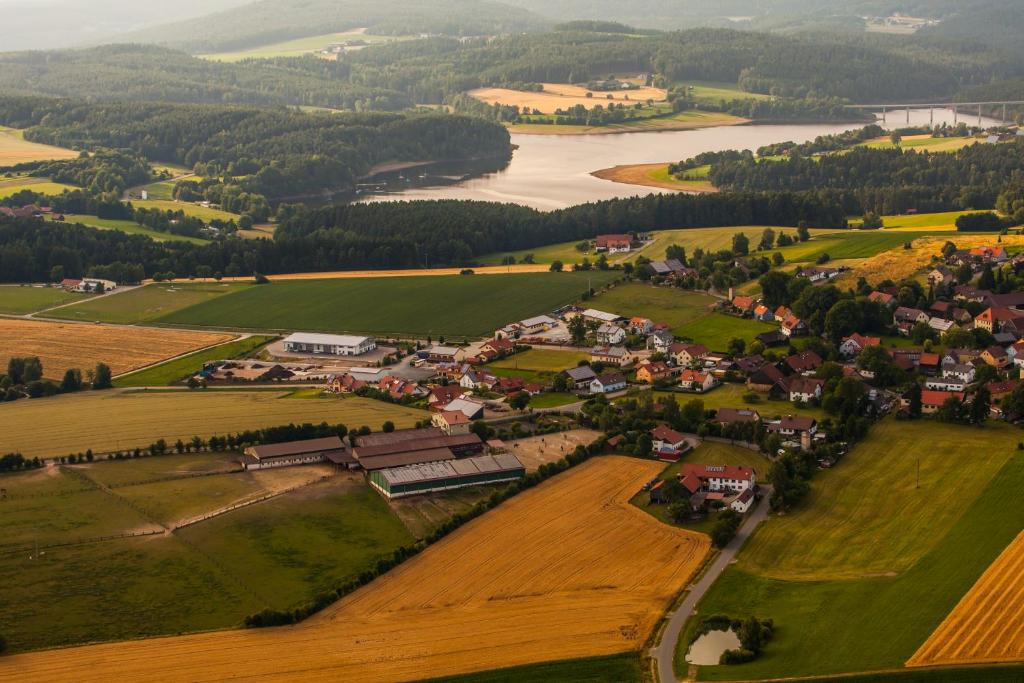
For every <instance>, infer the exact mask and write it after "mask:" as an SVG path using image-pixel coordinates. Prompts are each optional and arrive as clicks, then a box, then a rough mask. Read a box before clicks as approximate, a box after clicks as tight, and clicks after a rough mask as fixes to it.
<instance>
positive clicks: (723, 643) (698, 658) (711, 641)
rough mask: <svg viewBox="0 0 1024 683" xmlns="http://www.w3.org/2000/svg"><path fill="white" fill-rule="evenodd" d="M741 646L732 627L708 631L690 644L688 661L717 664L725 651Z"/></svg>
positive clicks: (700, 663) (710, 664)
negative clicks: (726, 629) (724, 629)
mask: <svg viewBox="0 0 1024 683" xmlns="http://www.w3.org/2000/svg"><path fill="white" fill-rule="evenodd" d="M739 646H740V639H739V636H737V635H736V632H735V631H733V630H732V629H729V630H728V631H723V630H715V631H708V632H707V633H705V634H704V635H702V636H701V637H700V638H698V639H697V640H695V641H693V644H692V645H690V650H689V651H688V652H687V653H686V661H687V662H689V663H690V664H697V665H698V666H717V665H718V660H719V658H721V656H722V653H723V652H725V651H726V650H735V649H737V648H738V647H739Z"/></svg>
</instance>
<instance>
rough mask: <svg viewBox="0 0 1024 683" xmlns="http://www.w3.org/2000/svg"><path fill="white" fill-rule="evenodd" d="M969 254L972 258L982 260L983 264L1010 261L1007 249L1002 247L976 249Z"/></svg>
mask: <svg viewBox="0 0 1024 683" xmlns="http://www.w3.org/2000/svg"><path fill="white" fill-rule="evenodd" d="M968 253H969V254H970V256H971V258H973V259H980V260H981V262H982V263H1005V262H1006V261H1009V260H1010V257H1009V256H1007V254H1006V249H1005V248H1003V247H1000V246H995V247H974V248H973V249H971V250H970V251H969V252H968Z"/></svg>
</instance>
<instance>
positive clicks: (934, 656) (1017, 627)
mask: <svg viewBox="0 0 1024 683" xmlns="http://www.w3.org/2000/svg"><path fill="white" fill-rule="evenodd" d="M1022 660H1024V533H1021V534H1020V535H1019V536H1017V538H1016V539H1015V540H1014V541H1013V543H1011V544H1010V545H1009V546H1008V547H1007V548H1006V550H1004V551H1003V552H1002V554H1001V555H1000V556H999V557H998V558H996V561H995V562H993V563H992V565H991V566H990V567H989V568H988V570H986V571H985V573H984V574H982V575H981V578H980V579H978V582H977V583H975V584H974V586H973V587H972V588H971V590H970V591H968V592H967V595H965V596H964V597H963V599H962V600H961V601H960V602H959V603H958V604H957V606H956V607H955V608H954V609H953V611H952V612H950V614H949V616H948V617H946V619H945V621H943V622H942V624H940V625H939V627H938V628H937V629H936V630H935V633H933V634H932V635H931V637H930V638H928V640H927V641H926V642H925V644H924V645H922V646H921V649H919V650H918V651H917V652H915V653H914V656H913V657H911V658H910V660H909V661H907V666H934V665H937V664H982V663H993V662H1018V661H1022Z"/></svg>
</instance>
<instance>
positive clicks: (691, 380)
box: [679, 368, 718, 392]
mask: <svg viewBox="0 0 1024 683" xmlns="http://www.w3.org/2000/svg"><path fill="white" fill-rule="evenodd" d="M679 386H680V387H682V388H683V389H688V390H690V391H696V392H705V391H710V390H711V389H714V388H715V387H716V386H718V380H717V379H715V377H714V375H712V374H711V373H710V372H701V371H700V370H690V369H689V368H687V369H685V370H683V371H682V372H681V373H679Z"/></svg>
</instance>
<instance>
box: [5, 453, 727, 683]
mask: <svg viewBox="0 0 1024 683" xmlns="http://www.w3.org/2000/svg"><path fill="white" fill-rule="evenodd" d="M660 469H661V466H660V465H659V464H658V463H655V462H648V461H641V460H635V459H631V458H617V457H606V458H600V459H598V460H594V461H591V462H588V463H585V464H583V465H581V466H579V467H577V468H575V469H574V470H572V471H570V472H568V473H566V474H562V475H559V476H557V477H555V478H554V479H553V480H550V481H548V482H545V483H544V484H541V485H540V486H538V487H536V488H534V489H531V490H529V491H526V492H524V493H523V494H521V495H519V496H516V497H515V498H513V499H511V500H510V501H508V502H506V503H504V504H503V505H501V506H500V507H498V508H497V509H496V510H494V511H492V512H489V513H487V514H485V515H483V516H482V517H480V518H478V519H476V520H474V521H472V522H470V523H469V524H467V525H465V526H463V527H462V528H461V529H459V530H458V531H456V532H454V533H452V534H451V535H450V536H448V537H446V538H445V539H443V540H442V541H440V542H438V543H437V544H435V545H433V546H431V547H429V548H427V549H426V550H425V551H423V552H422V553H420V554H419V555H418V556H416V557H414V558H412V559H411V560H409V561H407V562H406V563H404V564H402V565H401V566H399V567H398V568H397V569H395V570H392V571H391V572H389V573H388V574H386V575H384V576H383V577H381V578H379V579H377V580H376V581H374V582H373V583H371V584H370V585H368V586H366V587H364V588H362V589H360V590H359V591H357V592H355V593H353V594H352V595H350V596H348V597H346V598H344V599H342V600H341V601H340V602H338V603H336V604H335V605H333V606H332V607H329V608H328V609H327V610H325V611H323V612H321V613H319V614H317V615H315V616H314V617H312V618H311V619H309V620H307V621H306V622H304V623H303V624H301V625H299V626H296V627H286V628H273V629H259V630H240V631H228V632H220V633H215V634H196V635H192V636H184V637H176V638H161V639H154V640H144V641H133V642H125V643H112V644H108V645H94V646H88V647H81V648H73V649H64V650H58V651H52V652H39V653H29V654H21V655H12V656H11V657H10V658H9V660H8V661H7V662H6V663H8V664H10V666H11V667H14V670H16V671H17V672H18V678H19V680H20V681H22V683H33V682H34V681H49V680H53V679H54V678H55V677H57V678H59V677H60V676H61V672H66V671H68V670H70V669H74V671H75V672H76V678H77V680H79V681H83V682H88V681H105V680H109V679H110V678H111V677H112V676H115V675H116V676H120V677H126V678H130V679H146V678H153V677H158V676H159V675H160V672H166V671H167V670H168V667H169V666H173V670H174V673H175V676H177V677H179V678H187V679H189V680H193V681H204V680H215V679H220V678H223V676H225V675H227V674H228V673H229V672H230V675H232V676H236V677H246V676H251V675H256V674H259V675H262V676H270V677H276V678H285V677H292V678H294V677H298V676H301V677H302V678H304V679H306V680H339V679H346V678H358V679H359V680H361V681H368V682H371V683H372V682H373V681H393V680H406V679H416V678H421V677H422V676H423V672H425V671H429V672H431V674H432V675H435V676H446V675H448V676H450V675H455V674H462V673H468V672H472V671H476V670H479V669H486V668H500V667H511V666H519V665H524V664H534V663H539V662H550V661H556V660H564V659H573V658H581V657H591V656H599V655H612V654H616V653H624V652H631V651H634V650H637V649H639V648H640V647H641V645H642V644H643V642H644V640H645V639H646V637H647V635H648V634H649V632H650V631H651V629H652V628H653V627H654V625H655V623H656V622H657V621H658V619H659V618H660V616H661V614H662V612H663V610H664V609H665V608H666V606H667V604H668V603H669V601H670V600H671V599H672V598H673V597H674V596H675V594H676V593H677V592H678V591H679V590H680V589H681V588H682V587H683V586H684V585H685V583H686V582H687V581H688V580H689V579H690V577H691V576H692V574H693V572H694V571H695V570H696V569H697V567H698V566H699V565H700V563H701V561H702V559H703V557H704V555H705V554H706V553H707V551H708V548H709V542H708V540H707V538H706V537H704V536H702V535H699V534H693V533H689V532H686V531H683V530H680V529H673V528H670V527H668V526H665V525H662V524H660V523H658V522H657V521H656V520H654V519H652V518H650V517H649V516H647V515H645V514H643V513H641V512H640V511H638V510H636V509H634V508H633V507H632V506H630V505H629V502H628V501H629V498H630V497H631V496H632V495H633V494H634V493H635V492H636V490H637V489H638V488H639V487H640V486H641V485H642V484H643V483H644V482H645V481H648V480H649V479H650V478H651V477H652V476H653V475H655V474H657V472H658V471H660ZM567 500H571V501H572V502H573V504H572V505H567V504H566V501H567ZM225 519H226V517H225ZM344 520H345V518H344V517H339V523H343V522H344ZM306 526H307V527H308V525H306ZM195 528H197V529H200V528H202V526H197V527H195ZM115 672H116V674H115Z"/></svg>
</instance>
